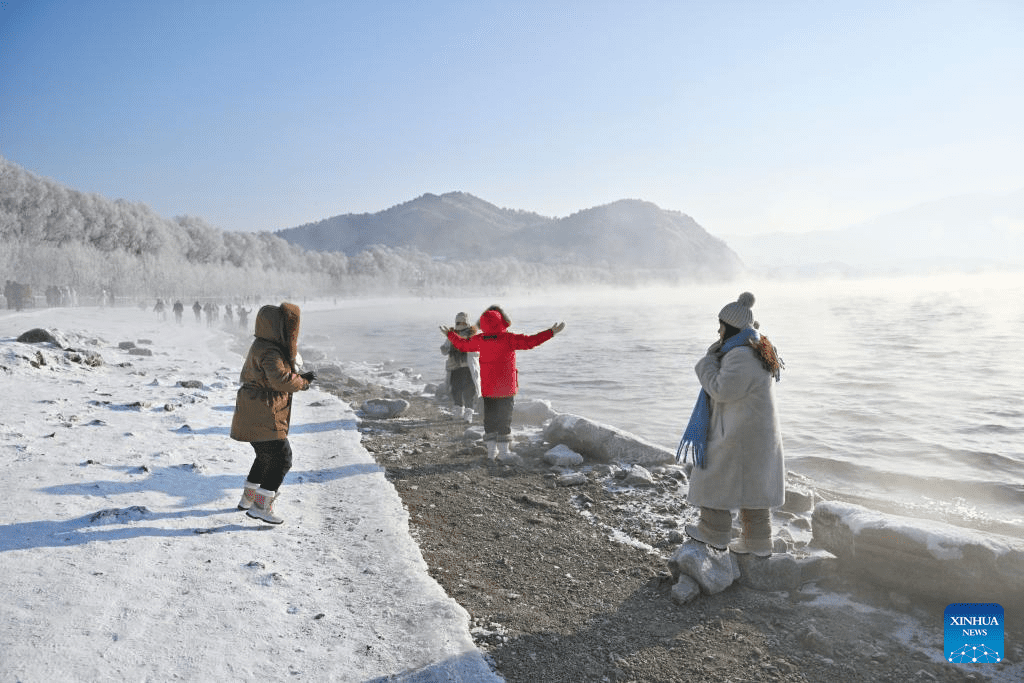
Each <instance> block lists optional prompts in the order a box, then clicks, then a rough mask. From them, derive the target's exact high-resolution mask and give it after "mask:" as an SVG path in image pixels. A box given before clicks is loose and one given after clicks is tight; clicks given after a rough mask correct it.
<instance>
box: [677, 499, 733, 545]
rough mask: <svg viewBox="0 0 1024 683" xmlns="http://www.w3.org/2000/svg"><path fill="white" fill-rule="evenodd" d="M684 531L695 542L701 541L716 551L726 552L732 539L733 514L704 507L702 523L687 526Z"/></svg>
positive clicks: (702, 509) (701, 512)
mask: <svg viewBox="0 0 1024 683" xmlns="http://www.w3.org/2000/svg"><path fill="white" fill-rule="evenodd" d="M684 530H685V531H686V535H687V536H689V537H690V538H692V539H693V540H695V541H700V542H701V543H703V544H704V545H706V546H710V547H712V548H714V549H715V550H725V549H726V548H728V547H729V540H730V539H731V538H732V513H731V512H729V511H728V510H715V509H713V508H705V507H702V508H701V509H700V523H698V524H687V525H686V526H685V527H684Z"/></svg>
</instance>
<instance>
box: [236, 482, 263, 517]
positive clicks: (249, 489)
mask: <svg viewBox="0 0 1024 683" xmlns="http://www.w3.org/2000/svg"><path fill="white" fill-rule="evenodd" d="M259 487H260V485H259V484H254V483H252V482H251V481H249V480H248V479H246V480H245V488H244V489H242V498H241V500H239V501H238V509H239V510H248V509H249V508H251V507H252V500H253V498H255V497H256V489H258V488H259Z"/></svg>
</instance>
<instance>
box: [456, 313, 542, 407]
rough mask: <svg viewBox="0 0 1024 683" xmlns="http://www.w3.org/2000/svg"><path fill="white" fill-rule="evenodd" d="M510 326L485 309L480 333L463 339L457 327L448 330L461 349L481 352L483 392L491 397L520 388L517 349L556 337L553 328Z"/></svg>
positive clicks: (481, 319) (537, 344) (510, 393)
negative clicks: (518, 330) (516, 329)
mask: <svg viewBox="0 0 1024 683" xmlns="http://www.w3.org/2000/svg"><path fill="white" fill-rule="evenodd" d="M507 329H508V325H507V324H506V323H505V320H504V319H503V318H502V317H501V313H499V312H498V311H486V312H485V313H484V314H483V315H482V316H480V330H481V333H480V334H476V335H473V336H472V337H470V338H469V339H463V338H462V337H460V336H459V335H458V334H456V333H455V331H454V330H450V331H449V332H448V341H450V342H451V343H452V346H454V347H455V348H457V349H458V350H459V351H471V352H473V351H476V352H479V353H480V395H481V396H486V397H488V398H501V397H505V396H515V395H516V391H517V390H518V389H519V380H518V377H517V375H518V371H517V370H516V351H525V350H526V349H532V348H533V347H535V346H540V345H541V344H543V343H544V342H546V341H547V340H548V339H551V338H552V337H554V336H555V333H554V332H552V331H551V330H544V331H543V332H538V333H537V334H515V333H513V332H508V331H507Z"/></svg>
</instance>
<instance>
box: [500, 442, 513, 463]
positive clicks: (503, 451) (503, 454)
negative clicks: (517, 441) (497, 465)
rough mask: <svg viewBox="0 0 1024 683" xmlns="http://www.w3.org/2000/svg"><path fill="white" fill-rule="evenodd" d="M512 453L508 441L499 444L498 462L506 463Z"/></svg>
mask: <svg viewBox="0 0 1024 683" xmlns="http://www.w3.org/2000/svg"><path fill="white" fill-rule="evenodd" d="M509 455H511V453H510V452H509V450H508V441H499V442H498V460H501V461H504V460H505V459H506V458H508V456H509Z"/></svg>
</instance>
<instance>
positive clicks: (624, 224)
mask: <svg viewBox="0 0 1024 683" xmlns="http://www.w3.org/2000/svg"><path fill="white" fill-rule="evenodd" d="M275 235H277V236H279V237H281V238H283V239H285V240H287V241H288V242H290V243H292V244H295V245H297V246H300V247H302V248H304V249H310V250H317V251H342V252H345V253H346V254H349V255H352V254H354V253H357V252H359V251H363V250H365V249H367V248H369V247H371V246H374V245H382V246H386V247H391V248H399V247H412V248H415V249H417V250H419V251H422V252H424V253H426V254H428V255H430V256H432V257H433V258H436V259H445V260H452V259H459V260H481V259H494V258H505V257H511V258H515V259H518V260H521V261H526V262H531V263H547V264H558V263H567V264H587V265H595V264H603V265H607V266H610V267H622V268H629V269H636V268H642V269H673V270H681V271H682V272H683V273H686V274H690V275H694V276H701V275H703V276H719V277H729V276H732V275H735V274H737V273H738V272H740V270H742V264H741V262H740V260H739V258H738V257H737V256H736V254H735V253H734V252H733V251H732V250H731V249H730V248H729V247H728V246H727V245H726V244H725V242H723V241H722V240H720V239H718V238H716V237H713V236H712V235H710V234H708V232H707V231H706V230H704V228H702V227H701V226H700V225H699V224H698V223H697V222H696V221H694V220H693V219H692V218H690V217H689V216H687V215H685V214H683V213H680V212H677V211H666V210H664V209H661V208H659V207H657V206H656V205H654V204H652V203H650V202H645V201H640V200H634V199H625V200H620V201H617V202H613V203H611V204H606V205H604V206H599V207H594V208H591V209H586V210H583V211H579V212H577V213H574V214H572V215H571V216H568V217H567V218H550V217H545V216H541V215H539V214H536V213H532V212H528V211H515V210H510V209H502V208H498V207H497V206H494V205H493V204H490V203H488V202H486V201H484V200H482V199H479V198H477V197H474V196H473V195H470V194H467V193H464V192H450V193H447V194H443V195H434V194H424V195H422V196H421V197H418V198H416V199H414V200H412V201H409V202H405V203H403V204H399V205H398V206H394V207H392V208H390V209H387V210H385V211H381V212H378V213H374V214H345V215H340V216H335V217H333V218H327V219H324V220H322V221H319V222H316V223H309V224H306V225H303V226H299V227H295V228H289V229H285V230H280V231H278V232H276V233H275Z"/></svg>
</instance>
